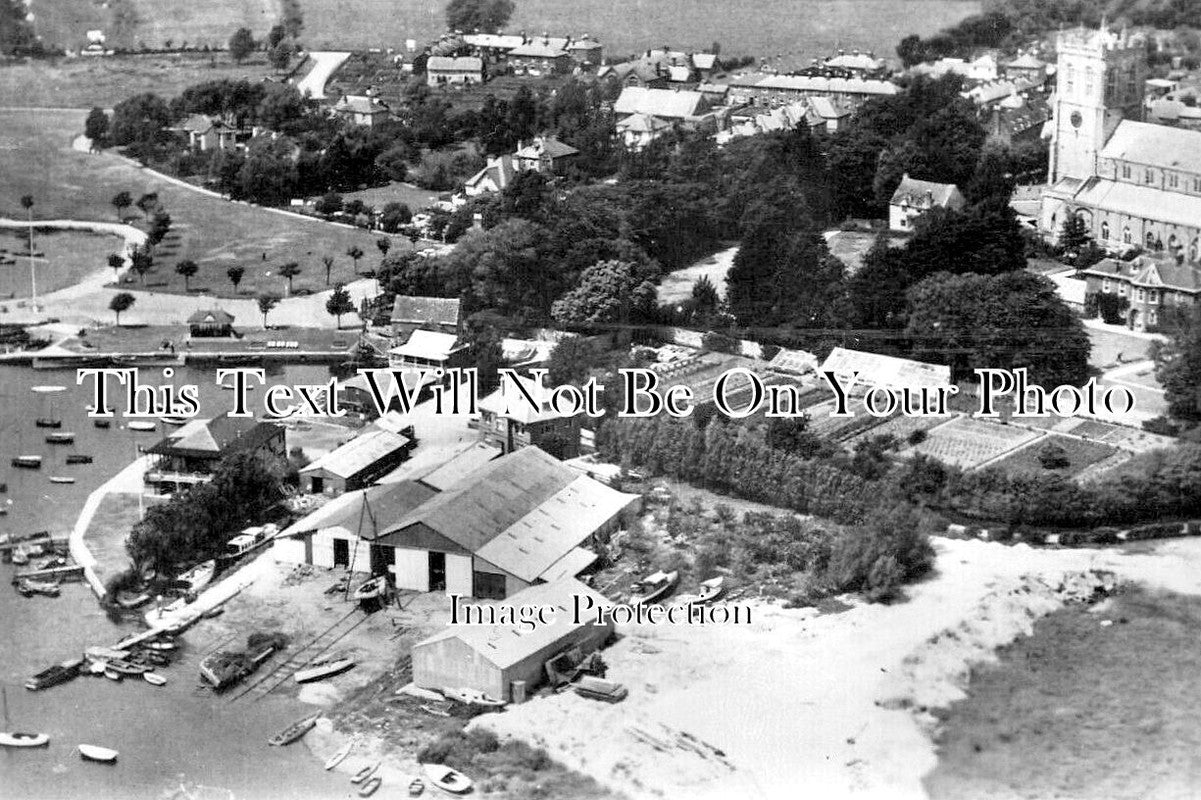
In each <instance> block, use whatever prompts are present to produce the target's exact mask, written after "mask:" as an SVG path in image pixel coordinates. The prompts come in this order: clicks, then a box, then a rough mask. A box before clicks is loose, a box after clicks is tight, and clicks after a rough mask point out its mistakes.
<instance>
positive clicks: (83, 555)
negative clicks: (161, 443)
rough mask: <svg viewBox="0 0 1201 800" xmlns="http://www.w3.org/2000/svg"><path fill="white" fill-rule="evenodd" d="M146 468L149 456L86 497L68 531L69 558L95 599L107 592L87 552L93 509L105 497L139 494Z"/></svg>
mask: <svg viewBox="0 0 1201 800" xmlns="http://www.w3.org/2000/svg"><path fill="white" fill-rule="evenodd" d="M149 466H150V457H149V456H141V457H139V458H137V459H135V460H134V461H133V462H132V463H130V464H129V465H128V466H126V467H125V468H124V469H122V470H121V471H120V472H118V473H117V474H116V475H114V476H113V477H111V478H109V479H108V480H107V481H105V482H104V483H103V484H101V485H100V486H99V487H98V488H97V489H96V490H95V491H94V492H92V493H91V494H90V495H88V499H87V501H86V502H85V503H84V504H83V508H82V509H81V510H80V512H79V517H78V518H77V519H76V520H75V527H74V528H72V529H71V536H70V537H69V538H68V539H67V546H68V548H69V549H70V551H71V558H73V559H75V563H76V564H79V566H81V567H83V577H84V579H85V580H86V581H87V582H88V585H89V586H91V587H92V591H93V592H94V593H95V594H96V597H98V598H100V599H101V600H103V599H104V596H105V595H106V594H107V591H106V590H105V588H104V582H103V581H101V580H100V576H99V575H97V574H96V557H95V556H94V555H92V551H91V550H89V549H88V545H87V542H86V541H85V537H86V536H87V532H88V527H89V526H91V524H92V518H93V517H94V516H96V510H97V509H99V508H100V504H101V503H102V502H104V498H105V497H107V496H108V495H110V494H130V493H131V492H130V489H131V488H133V489H134V490H135V491H137V492H141V491H142V475H143V474H144V473H145V472H146V470H147V468H149Z"/></svg>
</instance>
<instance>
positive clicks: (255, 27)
mask: <svg viewBox="0 0 1201 800" xmlns="http://www.w3.org/2000/svg"><path fill="white" fill-rule="evenodd" d="M300 5H301V9H302V11H303V14H304V31H303V33H302V34H301V40H302V42H303V43H304V44H305V45H307V46H308V47H310V48H315V49H322V48H326V49H331V48H332V49H352V48H369V47H381V48H387V47H393V48H396V49H398V50H400V49H403V48H404V46H405V40H406V39H415V40H416V41H417V42H418V43H419V44H422V45H423V44H424V43H425V42H426V41H428V40H429V39H431V38H434V37H436V36H437V35H438V34H440V33H441V32H442V31H443V30H444V29H445V16H444V12H443V8H444V6H445V3H442V2H436V3H430V2H422V0H302V2H301V4H300ZM119 7H125V8H127V9H130V10H132V12H133V16H134V20H133V24H132V26H131V27H130V30H129V32H128V33H123V34H120V35H119V34H118V33H117V31H116V27H115V25H114V22H113V15H114V11H115V10H116V9H117V8H119ZM979 7H980V4H979V3H977V2H973V1H972V0H907V2H896V0H816V1H815V2H811V3H807V4H806V6H805V9H804V12H805V13H797V11H798V9H797V7H796V5H795V4H794V3H793V2H791V0H760V2H758V3H756V4H755V6H754V7H752V8H745V9H738V11H737V12H735V11H734V10H732V8H731V7H730V5H729V4H728V3H723V2H720V0H692V2H690V3H688V4H687V6H686V7H684V6H681V5H680V4H676V3H657V4H656V3H643V2H642V0H619V2H615V3H596V2H591V0H568V1H567V2H562V1H560V2H554V0H524V2H521V3H519V4H518V5H517V10H516V12H515V14H514V16H513V18H512V20H510V22H509V25H508V28H509V30H513V31H519V30H523V29H524V30H527V31H529V32H531V33H541V32H542V31H551V32H554V33H557V34H560V35H562V34H566V33H572V34H575V35H579V34H583V33H589V34H591V35H592V36H594V37H597V38H599V39H600V40H601V41H602V42H603V43H604V44H605V49H606V53H607V54H608V55H610V56H615V57H616V56H622V55H628V54H630V53H633V52H637V51H641V50H645V49H646V48H647V47H658V46H660V45H662V44H663V43H664V42H667V43H670V44H671V45H673V46H675V47H679V48H685V49H693V50H696V49H701V48H708V47H709V46H710V44H711V43H712V42H713V41H714V40H718V41H720V42H721V44H722V50H723V52H726V53H730V54H738V53H755V54H760V55H763V56H774V55H776V54H779V55H780V57H781V60H782V61H783V62H785V63H789V62H799V61H802V60H803V61H806V62H807V61H808V60H809V59H811V58H815V57H817V56H820V55H825V54H826V53H827V51H829V50H831V49H833V48H836V47H844V48H847V49H850V48H855V47H857V48H860V49H862V50H875V51H876V52H878V53H880V54H887V55H888V56H892V54H893V48H894V47H895V46H896V43H897V42H898V41H899V40H900V39H901V37H903V36H904V35H906V34H908V33H919V34H923V35H925V34H930V33H933V32H934V31H936V30H938V29H940V28H943V27H945V26H947V25H949V24H952V23H954V22H956V21H958V20H959V19H961V18H963V17H966V16H967V15H969V14H973V13H975V12H977V11H978V10H979ZM33 11H34V13H35V14H37V16H38V19H39V26H38V32H39V33H40V34H41V35H42V36H43V37H44V39H45V41H46V42H47V43H50V44H59V45H61V46H66V47H72V48H76V49H77V48H79V47H80V46H81V45H82V44H84V43H85V42H84V34H85V31H87V30H88V29H89V28H101V29H104V30H106V31H107V32H108V34H109V36H110V41H111V43H113V44H121V45H124V46H136V45H137V44H138V43H143V44H145V45H146V46H149V47H162V46H164V45H165V44H166V41H167V40H168V39H171V40H173V41H174V43H175V44H180V43H182V42H184V41H187V42H188V44H189V45H192V46H197V47H199V46H203V45H205V44H207V45H209V46H221V47H224V46H225V43H226V42H227V41H228V40H229V36H230V34H231V33H233V31H234V29H236V28H238V27H240V26H246V27H248V28H250V29H251V30H252V31H253V32H254V33H255V35H256V38H257V37H261V36H262V35H263V34H264V33H266V31H267V29H268V28H269V27H270V26H271V25H272V24H273V23H274V22H275V21H276V20H277V18H278V14H279V4H278V2H276V0H213V2H209V3H195V2H190V1H189V0H110V2H108V3H107V4H101V3H99V2H97V0H33ZM865 20H870V21H871V24H870V25H865V24H864V22H865Z"/></svg>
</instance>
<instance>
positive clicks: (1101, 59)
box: [1039, 26, 1201, 265]
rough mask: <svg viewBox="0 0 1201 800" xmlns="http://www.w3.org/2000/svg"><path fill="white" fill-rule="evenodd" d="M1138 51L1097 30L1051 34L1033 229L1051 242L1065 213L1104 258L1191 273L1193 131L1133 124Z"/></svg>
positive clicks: (1198, 221) (1135, 41)
mask: <svg viewBox="0 0 1201 800" xmlns="http://www.w3.org/2000/svg"><path fill="white" fill-rule="evenodd" d="M1145 47H1146V44H1145V41H1144V40H1143V39H1142V38H1141V37H1139V36H1137V35H1129V34H1127V33H1126V32H1125V31H1122V32H1121V33H1118V32H1115V31H1110V30H1108V29H1107V28H1106V27H1104V26H1103V27H1102V28H1101V30H1086V29H1084V28H1078V29H1075V30H1069V31H1062V32H1060V34H1059V37H1058V41H1057V51H1058V78H1057V80H1058V86H1057V89H1056V94H1055V106H1054V118H1053V120H1052V125H1053V130H1052V135H1051V158H1050V173H1049V175H1048V180H1047V186H1046V188H1045V189H1044V191H1043V198H1042V207H1041V211H1040V215H1039V227H1040V229H1041V230H1042V231H1043V233H1044V234H1046V235H1048V236H1050V237H1052V238H1053V237H1055V236H1057V235H1058V233H1059V230H1060V228H1061V226H1062V225H1063V221H1064V219H1065V218H1066V217H1067V216H1068V215H1070V214H1074V215H1076V216H1078V217H1080V218H1081V219H1083V220H1084V221H1085V222H1086V223H1087V225H1088V228H1089V230H1090V232H1091V233H1092V236H1093V239H1094V240H1095V241H1096V242H1097V243H1098V244H1099V245H1101V246H1102V247H1105V248H1107V249H1109V250H1112V251H1119V250H1121V249H1122V248H1123V247H1126V246H1129V245H1139V246H1141V247H1143V248H1144V249H1146V250H1148V251H1156V252H1160V253H1162V255H1163V256H1164V257H1166V259H1168V260H1171V261H1175V262H1178V263H1183V264H1185V265H1198V264H1199V263H1201V131H1191V130H1184V129H1181V128H1172V127H1167V126H1163V125H1152V124H1149V123H1146V122H1143V121H1142V115H1143V95H1144V90H1145V81H1146V77H1147V75H1146V69H1147V68H1146V52H1145Z"/></svg>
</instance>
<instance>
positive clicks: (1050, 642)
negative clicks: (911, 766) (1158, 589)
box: [925, 589, 1201, 800]
mask: <svg viewBox="0 0 1201 800" xmlns="http://www.w3.org/2000/svg"><path fill="white" fill-rule="evenodd" d="M1104 620H1109V621H1111V622H1112V623H1113V624H1111V625H1109V626H1106V627H1102V625H1101V623H1102V621H1104ZM998 656H999V662H998V663H996V664H990V665H986V666H981V667H977V668H976V669H975V670H973V672H972V677H971V682H970V684H969V687H968V696H967V699H965V700H962V701H960V702H958V703H956V704H954V705H953V706H952V707H951V708H950V709H949V710H948V711H945V712H940V714H939V716H940V717H942V718H943V719H942V725H941V726H940V727H941V730H940V734H939V763H938V766H937V767H936V768H935V769H934V770H933V771H932V772H931V773H930V774H929V775H928V776H927V777H926V779H925V786H926V790H927V791H928V793H929V795H930V797H931V798H933V799H934V800H951V799H952V798H953V799H954V800H977V798H979V800H984V798H998V797H1006V798H1018V797H1023V798H1026V797H1029V798H1036V797H1063V798H1067V797H1073V798H1101V797H1104V798H1109V800H1125V799H1126V798H1131V799H1133V798H1148V797H1189V796H1192V794H1193V791H1192V787H1194V786H1195V785H1196V776H1197V753H1198V752H1199V751H1201V728H1199V727H1198V726H1197V724H1196V720H1197V717H1198V715H1199V714H1201V694H1198V692H1197V691H1196V687H1195V677H1196V675H1197V672H1198V670H1201V598H1197V597H1192V596H1184V595H1173V594H1167V593H1151V592H1147V591H1143V590H1135V589H1129V590H1126V592H1125V593H1123V594H1121V595H1119V596H1118V597H1116V598H1115V599H1112V600H1110V601H1107V602H1106V603H1105V604H1104V605H1101V606H1095V607H1093V608H1091V609H1090V608H1089V607H1086V606H1068V607H1067V608H1065V609H1062V610H1060V611H1057V612H1055V613H1053V614H1051V615H1050V616H1048V617H1046V618H1044V619H1042V620H1039V621H1038V622H1036V623H1035V625H1034V633H1033V635H1031V636H1029V637H1025V638H1022V639H1019V640H1018V641H1016V642H1014V643H1013V644H1011V645H1009V646H1008V647H1004V648H1002V649H1001V650H1000V651H999V652H998ZM1123 765H1126V766H1123Z"/></svg>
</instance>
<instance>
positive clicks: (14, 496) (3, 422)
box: [0, 366, 354, 800]
mask: <svg viewBox="0 0 1201 800" xmlns="http://www.w3.org/2000/svg"><path fill="white" fill-rule="evenodd" d="M213 375H214V373H213V370H212V369H210V368H207V367H206V368H185V369H180V370H178V373H177V375H176V376H175V377H174V379H173V382H174V383H175V384H176V385H181V384H183V383H195V384H197V385H198V386H199V387H200V393H201V397H200V404H201V410H202V413H201V416H212V415H215V414H217V413H224V410H225V409H227V408H228V407H229V405H230V403H231V398H232V392H226V391H222V390H220V389H219V388H218V387H217V386H216V385H215V383H214V378H213ZM326 379H328V373H327V371H326V369H325V368H324V367H317V366H296V367H287V368H285V369H283V371H282V372H279V373H276V374H272V375H270V376H269V380H270V381H271V382H272V383H282V382H300V383H318V382H323V381H324V380H326ZM148 380H149V379H148ZM153 380H154V381H155V382H158V380H160V379H157V378H156V379H153ZM39 384H42V385H61V386H67V387H68V389H67V391H65V392H61V393H57V394H53V395H44V394H37V393H34V392H32V391H31V390H30V387H32V386H35V385H39ZM258 394H261V392H255V393H253V395H258ZM51 398H53V399H51ZM90 402H91V400H90V397H89V391H88V389H87V388H86V387H77V386H76V385H75V374H74V372H73V371H57V370H56V371H34V370H31V369H28V368H24V367H12V366H3V367H0V481H3V482H7V484H8V491H7V494H3V495H0V502H7V503H8V506H9V509H10V510H9V513H8V514H7V515H6V516H3V517H0V532H5V533H7V532H27V531H31V530H46V529H48V530H50V531H52V532H53V533H55V534H56V535H65V534H66V533H67V532H69V531H70V529H71V527H72V526H73V525H74V522H75V519H76V517H77V516H78V514H79V510H80V508H81V507H82V505H83V503H84V501H85V499H86V498H87V496H88V494H89V493H90V492H91V491H92V490H93V489H95V488H96V487H97V486H99V485H100V484H102V483H103V482H104V481H105V480H107V479H108V478H109V477H111V476H112V475H113V474H115V473H116V472H117V471H118V470H120V469H121V468H122V467H124V466H125V465H127V464H128V463H129V462H130V461H131V460H132V459H133V458H134V456H135V454H136V449H137V445H138V444H144V445H149V444H153V443H154V442H155V441H157V440H158V438H159V437H161V436H162V435H163V431H162V430H161V428H162V426H160V430H159V431H158V432H156V433H135V432H132V431H129V430H128V429H126V428H125V427H124V426H123V425H122V424H121V423H120V421H119V420H114V424H113V427H112V428H111V429H109V430H101V429H97V428H95V427H93V425H92V423H91V420H90V419H88V418H87V416H86V411H85V410H84V409H85V406H86V405H88V404H89V403H90ZM51 414H52V415H54V416H56V417H60V418H62V420H63V428H62V430H64V431H65V430H70V431H74V432H75V433H76V436H77V438H76V443H75V445H74V446H62V445H57V446H56V445H49V444H46V443H45V442H44V436H45V433H46V431H45V430H42V429H39V428H37V427H35V425H34V420H35V418H37V417H38V416H48V415H51ZM71 452H79V453H88V454H90V455H92V456H93V457H94V458H95V461H94V463H92V464H89V465H72V466H69V467H68V466H66V464H65V457H66V454H67V453H71ZM18 453H21V454H24V453H39V454H42V455H43V456H44V463H43V466H42V469H40V470H19V469H13V468H12V467H11V466H10V459H11V457H12V456H13V455H16V454H18ZM68 474H69V475H72V476H74V477H75V478H76V481H77V482H76V483H75V484H52V483H50V482H49V478H50V476H51V475H68ZM13 569H14V568H13V567H12V565H9V564H4V565H0V578H3V580H2V581H0V682H3V684H4V686H5V687H6V694H7V697H8V706H9V715H10V718H11V725H12V728H11V729H12V730H18V731H35V732H42V733H47V734H49V735H50V737H51V741H50V746H49V748H36V749H30V750H25V751H22V750H9V749H4V748H0V797H5V798H10V797H11V798H75V797H89V798H113V800H118V799H120V800H135V799H137V798H164V797H170V796H171V795H172V793H173V792H174V791H176V790H178V789H179V787H180V785H181V784H183V785H184V786H185V787H187V788H188V789H190V790H192V791H193V793H194V795H195V796H197V797H204V798H218V797H220V798H229V797H237V798H309V797H321V798H338V797H351V796H354V795H353V794H352V793H351V792H350V789H351V788H352V787H351V786H350V784H349V783H348V782H347V781H346V779H345V777H341V778H338V777H335V776H334V775H331V774H329V773H326V772H325V771H324V770H322V768H321V764H320V763H319V762H318V761H317V760H316V759H314V758H313V757H312V756H311V755H309V752H308V749H307V748H305V747H304V745H303V744H301V743H297V744H294V745H292V746H290V747H282V748H276V747H269V746H268V745H267V743H266V739H267V737H268V736H270V735H271V734H273V733H275V732H276V731H278V730H280V729H281V728H283V727H285V726H286V725H287V724H288V723H290V722H292V721H293V720H295V719H296V718H298V717H301V716H304V715H305V714H306V713H308V711H309V710H310V707H308V706H304V705H302V704H300V703H297V702H296V701H294V700H291V699H288V698H282V697H279V698H277V697H275V696H274V695H272V696H269V697H268V698H266V699H264V700H262V701H258V702H250V701H249V697H247V698H243V699H241V700H239V701H237V702H230V701H229V700H228V699H227V698H224V697H217V696H215V695H213V694H212V693H211V692H209V691H207V690H205V689H203V688H202V687H201V686H200V682H199V678H198V676H197V671H196V667H197V664H198V662H199V660H200V658H201V657H203V655H204V654H205V653H206V652H207V651H208V650H209V649H210V648H212V647H215V646H216V645H217V644H219V642H216V641H212V638H213V636H212V634H210V633H208V632H206V631H205V629H204V628H205V624H204V623H203V622H202V623H200V624H199V625H197V626H196V627H195V628H193V629H192V630H190V631H188V632H187V633H186V634H185V635H184V636H183V637H182V641H183V642H184V647H183V653H182V657H181V658H180V659H179V660H177V661H176V662H174V663H172V664H171V666H169V667H166V668H164V669H162V674H163V676H164V677H166V678H167V680H168V683H167V685H166V686H163V687H154V686H151V685H150V684H148V683H145V682H143V681H128V680H127V681H124V682H122V683H119V684H118V683H114V682H112V681H109V680H106V679H104V678H93V677H90V676H83V677H80V678H77V679H76V680H74V681H72V682H71V683H68V684H65V685H62V686H56V687H53V688H50V689H47V690H43V691H40V692H30V691H27V690H26V689H25V688H24V682H25V680H26V678H28V677H29V676H30V675H32V674H33V673H35V672H38V671H40V670H42V669H44V668H46V667H48V666H50V665H51V664H54V663H57V662H59V661H62V660H65V659H67V658H72V657H77V656H78V655H80V653H82V651H83V649H84V648H85V647H87V646H89V645H95V644H102V645H107V644H111V643H113V642H114V641H116V640H117V639H119V638H120V637H121V636H123V635H124V634H125V633H127V632H129V631H133V630H139V629H140V628H141V626H140V624H139V623H137V622H136V621H126V622H113V621H111V620H110V619H109V618H108V617H107V616H106V614H105V613H104V612H103V611H102V610H101V609H100V607H99V605H98V603H97V602H96V599H95V597H94V596H93V595H92V593H91V591H90V590H89V589H88V588H87V586H86V584H84V583H81V582H80V583H68V584H64V585H63V592H62V595H61V596H60V597H58V598H56V599H51V598H43V597H35V598H32V599H25V598H22V597H21V596H20V595H18V594H17V593H16V592H15V591H13V590H12V589H10V588H9V586H8V585H7V584H8V582H9V580H8V579H9V578H10V577H11V573H12V570H13ZM245 633H249V631H246V632H244V633H243V635H245ZM80 743H88V744H97V745H101V746H103V747H111V748H113V749H116V750H118V751H120V758H119V759H118V762H117V763H116V764H115V765H111V766H110V765H104V764H96V763H92V762H87V761H83V760H81V759H80V757H79V755H78V753H77V752H76V751H75V747H76V745H78V744H80ZM198 787H199V791H198V790H197V788H198ZM178 796H179V797H184V796H186V795H184V794H182V793H181V794H179V795H178Z"/></svg>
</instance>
